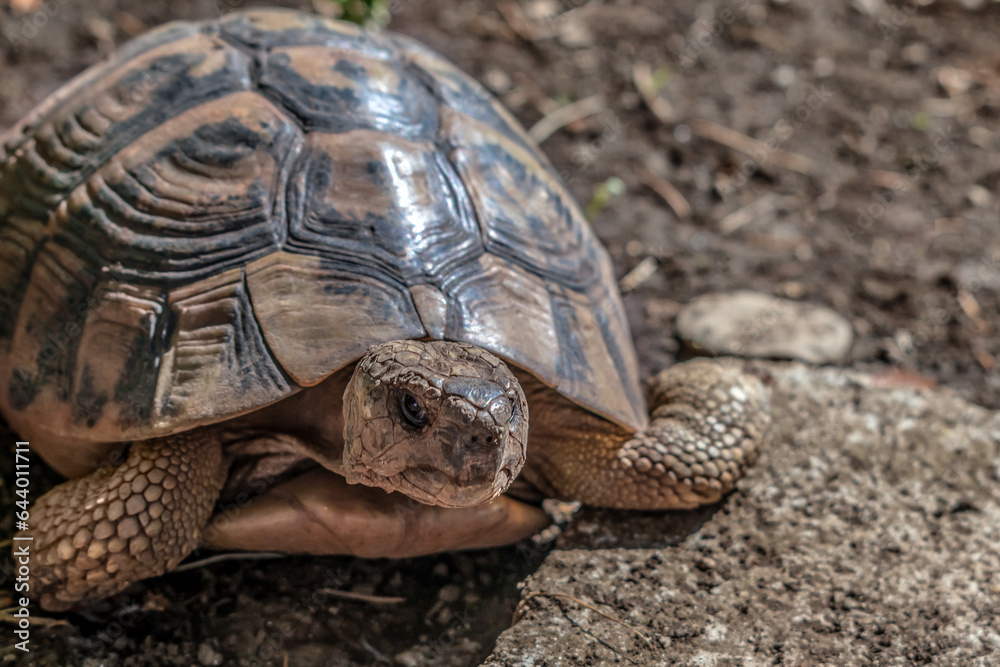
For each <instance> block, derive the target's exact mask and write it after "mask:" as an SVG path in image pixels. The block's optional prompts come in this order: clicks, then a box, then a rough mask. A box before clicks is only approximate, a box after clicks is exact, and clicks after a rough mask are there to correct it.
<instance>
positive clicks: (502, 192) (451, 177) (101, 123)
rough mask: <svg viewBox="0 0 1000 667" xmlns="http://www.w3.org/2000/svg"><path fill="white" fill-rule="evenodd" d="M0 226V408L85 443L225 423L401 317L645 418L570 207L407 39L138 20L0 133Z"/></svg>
mask: <svg viewBox="0 0 1000 667" xmlns="http://www.w3.org/2000/svg"><path fill="white" fill-rule="evenodd" d="M0 234H2V236H0V367H2V368H0V370H2V374H0V377H2V378H6V379H5V380H3V381H0V403H2V405H3V407H4V409H5V410H7V411H14V412H16V413H18V414H20V415H22V416H23V417H24V418H25V420H28V421H39V420H45V421H46V423H48V424H49V425H50V428H52V429H53V431H60V432H63V433H65V434H67V435H71V436H74V437H76V438H80V439H83V440H87V441H93V442H97V441H113V440H122V439H129V438H139V437H150V436H153V435H158V434H166V433H171V432H177V431H180V430H183V429H186V428H190V427H191V426H194V425H196V424H203V423H210V422H215V421H220V420H223V419H226V418H229V417H231V416H234V415H236V414H239V413H243V412H246V411H249V410H253V409H255V408H258V407H260V406H263V405H265V404H268V403H271V402H273V401H276V400H279V399H281V398H282V397H284V396H287V395H289V394H290V393H292V392H294V391H296V390H297V388H299V387H303V386H311V385H313V384H316V383H317V382H319V381H321V380H322V379H323V378H325V377H327V376H329V375H330V374H331V373H333V372H335V371H336V370H338V369H340V368H342V367H344V366H345V365H346V364H348V363H350V362H352V361H354V360H356V359H358V358H359V357H360V356H361V355H362V354H363V353H364V351H365V349H367V348H368V347H369V346H370V345H372V344H375V343H379V342H384V341H388V340H393V339H399V338H436V339H442V338H443V339H451V340H459V341H464V342H468V343H472V344H475V345H478V346H481V347H483V348H486V349H488V350H490V351H492V352H494V353H496V354H498V355H500V356H501V357H503V358H505V359H507V360H509V361H511V362H513V363H515V364H517V365H519V366H521V367H523V368H525V369H527V370H529V371H531V372H532V373H534V374H535V375H537V376H538V377H539V378H540V379H541V380H542V381H544V382H545V383H546V384H548V385H550V386H554V387H556V388H558V389H559V390H560V391H561V392H563V393H564V394H566V395H567V396H568V397H570V398H572V399H573V400H575V401H577V402H578V403H580V404H582V405H584V406H585V407H588V408H590V409H592V410H594V411H595V412H598V413H600V414H603V415H605V416H607V417H609V418H611V419H613V420H615V421H617V422H619V423H621V424H623V425H625V426H627V427H629V428H634V429H638V428H642V427H643V426H645V424H646V422H647V417H646V408H645V404H644V401H643V398H642V396H641V394H640V390H639V385H638V372H637V366H636V361H635V354H634V351H633V349H632V344H631V340H630V337H629V331H628V325H627V322H626V320H625V316H624V312H623V308H622V305H621V300H620V297H619V296H618V292H617V289H616V288H615V285H614V276H613V274H612V269H611V264H610V260H609V258H608V255H607V252H606V251H605V250H604V248H603V247H602V246H601V245H600V243H599V242H598V241H597V239H596V238H595V236H594V234H593V232H592V231H591V229H590V228H589V226H588V225H587V224H586V222H585V221H584V220H583V218H582V216H581V214H580V211H579V208H578V207H577V205H576V204H575V203H574V201H573V200H572V198H571V197H570V195H569V194H568V193H567V191H566V190H565V188H564V187H563V186H562V184H561V183H560V182H559V180H558V178H557V177H556V176H555V175H554V172H553V170H552V168H551V166H550V165H549V163H548V161H547V160H546V159H545V158H544V157H543V156H542V155H541V154H540V153H539V151H538V149H537V148H536V147H535V146H534V144H533V143H532V142H531V141H530V139H528V137H527V135H526V134H525V133H524V131H523V129H522V128H521V127H520V126H519V125H518V124H517V122H516V121H515V120H514V119H513V118H512V117H511V116H510V114H509V113H508V112H507V111H506V110H504V109H503V108H502V107H501V106H500V105H499V104H498V103H497V102H496V101H495V100H494V99H493V98H492V97H490V96H489V95H488V94H487V93H486V92H485V91H484V90H483V89H482V88H481V87H480V86H479V85H478V84H477V83H476V82H475V81H473V80H472V79H471V78H469V77H468V76H466V75H465V74H463V73H461V72H460V71H459V70H458V69H457V68H455V67H454V66H452V65H451V64H449V63H448V62H446V61H445V60H443V59H442V58H440V57H439V56H437V55H435V54H433V53H432V52H430V51H429V50H427V49H426V48H424V47H422V46H420V45H419V44H416V43H414V42H412V41H410V40H407V39H405V38H402V37H398V36H393V35H389V34H380V35H376V36H373V35H369V34H366V33H364V32H363V31H361V30H360V29H358V28H356V27H355V26H351V25H349V24H342V23H338V22H334V21H327V20H324V19H321V18H318V17H314V16H310V15H306V14H302V13H297V12H289V11H274V10H272V11H256V12H247V13H236V14H231V15H229V16H227V17H225V18H224V19H222V20H219V21H212V22H203V23H177V24H170V25H168V26H164V27H163V28H160V29H158V30H156V31H154V32H151V33H149V34H147V35H145V36H144V37H141V38H140V39H138V40H135V41H133V42H131V43H129V44H128V45H126V46H125V47H123V49H121V50H120V51H118V52H117V53H116V54H115V55H114V56H112V58H111V59H110V60H108V61H107V62H104V63H102V64H100V65H97V66H95V67H93V68H91V69H90V70H87V71H86V72H84V73H83V74H81V75H80V76H79V77H78V78H77V79H75V80H74V81H73V82H71V83H70V84H68V85H67V86H66V87H65V88H63V89H62V90H60V91H59V92H57V93H56V94H55V95H54V96H53V97H51V98H50V99H48V100H46V101H45V102H43V103H42V104H41V105H40V106H39V108H38V109H36V110H35V111H34V112H33V113H32V114H30V115H29V116H28V117H27V118H26V119H25V120H23V121H22V122H21V123H19V124H18V125H17V126H15V127H14V128H13V129H12V130H11V131H9V132H8V133H7V134H6V135H5V136H4V137H2V139H0Z"/></svg>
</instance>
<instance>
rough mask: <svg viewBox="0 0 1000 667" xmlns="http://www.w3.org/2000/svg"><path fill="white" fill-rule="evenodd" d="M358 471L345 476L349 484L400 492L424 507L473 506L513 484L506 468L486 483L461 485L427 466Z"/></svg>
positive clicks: (447, 474)
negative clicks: (387, 472) (383, 471)
mask: <svg viewBox="0 0 1000 667" xmlns="http://www.w3.org/2000/svg"><path fill="white" fill-rule="evenodd" d="M359 472H360V474H359V473H358V472H356V473H355V474H354V475H351V474H348V475H347V481H348V483H350V484H359V483H360V484H364V485H366V486H373V487H376V488H380V489H383V490H385V491H387V492H389V493H402V494H403V495H405V496H408V497H410V498H412V499H413V500H416V501H417V502H420V503H423V504H424V505H435V506H438V507H451V508H462V507H472V506H474V505H479V504H482V503H485V502H489V501H490V500H493V499H494V498H496V497H498V496H499V495H501V494H502V493H503V492H504V491H506V490H507V487H509V486H510V484H511V482H513V481H514V479H513V475H512V474H511V471H510V469H509V468H507V467H503V468H501V469H500V470H499V471H498V472H497V474H496V476H495V477H494V478H493V480H492V482H489V483H485V482H483V481H475V482H471V481H470V482H465V483H463V481H462V480H456V479H455V476H454V475H453V474H450V473H447V472H444V471H442V470H439V469H437V468H434V467H431V466H426V465H419V466H411V467H408V468H405V469H403V470H401V471H400V472H398V473H395V474H392V475H380V474H378V473H377V472H375V471H373V470H364V471H359Z"/></svg>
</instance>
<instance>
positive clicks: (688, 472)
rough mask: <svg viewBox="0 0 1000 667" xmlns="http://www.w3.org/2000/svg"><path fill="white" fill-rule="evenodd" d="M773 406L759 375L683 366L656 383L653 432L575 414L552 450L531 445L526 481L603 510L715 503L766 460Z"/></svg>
mask: <svg viewBox="0 0 1000 667" xmlns="http://www.w3.org/2000/svg"><path fill="white" fill-rule="evenodd" d="M769 403H770V401H769V396H768V391H767V389H765V387H764V386H763V384H762V383H761V382H760V380H758V379H757V378H755V377H753V376H751V375H747V374H745V373H742V372H740V371H739V370H737V369H734V368H727V367H725V366H724V365H722V364H720V363H718V362H715V361H707V360H701V359H698V360H695V361H690V362H687V363H684V364H678V365H677V366H674V367H672V368H670V369H669V370H666V371H663V372H662V373H660V374H659V375H657V376H656V378H655V379H654V380H653V390H652V394H651V399H650V406H651V411H650V424H649V427H648V428H647V429H646V430H644V431H642V432H640V433H635V434H623V433H622V432H621V431H620V430H619V429H617V428H616V427H613V426H611V425H609V424H607V423H606V422H604V423H603V424H602V423H600V422H599V420H598V418H597V417H590V418H587V417H581V416H580V415H579V414H578V413H579V411H575V412H573V413H572V414H567V415H565V417H564V420H565V422H566V423H565V425H564V429H563V435H562V437H560V436H559V435H558V434H556V433H553V432H550V433H547V434H546V436H545V437H546V440H547V441H546V442H544V443H538V442H536V441H535V440H534V439H532V440H531V441H530V442H529V445H528V451H529V458H528V464H527V466H526V468H525V474H526V475H527V476H528V478H529V480H530V481H532V482H533V483H535V484H536V485H537V486H538V487H539V488H540V489H542V490H543V491H545V492H547V493H550V494H552V495H555V496H558V497H563V498H571V499H573V500H579V501H581V502H583V503H585V504H588V505H594V506H598V507H614V508H620V509H690V508H693V507H697V506H699V505H704V504H708V503H713V502H716V501H718V500H719V499H720V498H722V496H723V495H725V494H726V493H728V492H729V491H731V490H732V489H733V487H734V486H735V484H736V482H737V480H739V479H740V478H741V477H743V475H744V474H745V473H746V470H747V468H749V467H750V465H752V464H753V462H754V461H755V460H756V458H757V454H758V452H759V450H760V445H761V440H762V439H763V437H764V432H765V431H766V430H767V427H768V425H769V424H770V421H771V416H770V405H769ZM532 409H533V412H532V416H533V417H534V415H535V414H537V412H538V410H537V409H535V408H532ZM532 454H535V456H536V458H535V460H532Z"/></svg>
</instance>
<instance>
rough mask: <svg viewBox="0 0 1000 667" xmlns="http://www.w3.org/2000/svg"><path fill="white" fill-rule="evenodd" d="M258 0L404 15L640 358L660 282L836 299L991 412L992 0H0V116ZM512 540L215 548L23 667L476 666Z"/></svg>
mask: <svg viewBox="0 0 1000 667" xmlns="http://www.w3.org/2000/svg"><path fill="white" fill-rule="evenodd" d="M259 4H268V5H282V6H290V7H297V8H301V9H305V10H308V11H313V12H317V13H320V14H323V15H326V16H330V17H342V18H346V19H349V20H352V21H355V22H359V23H364V24H366V25H368V26H369V28H370V29H372V30H381V29H389V30H393V31H397V32H401V33H404V34H406V35H409V36H411V37H414V38H416V39H418V40H420V41H422V42H424V43H425V44H427V45H429V46H430V47H431V48H433V49H435V50H437V51H438V52H440V53H442V54H443V55H445V56H446V57H448V58H449V59H451V60H452V61H453V62H455V63H456V64H457V65H458V66H459V67H461V68H462V69H463V70H465V71H466V72H468V73H470V74H471V75H472V76H473V77H475V78H476V79H477V80H479V81H480V82H481V83H482V84H483V85H484V86H486V87H487V88H488V89H489V90H490V91H492V92H493V93H494V94H496V95H497V96H498V97H499V98H500V99H501V100H503V102H504V103H505V104H506V105H507V107H508V108H510V109H511V110H512V111H513V113H514V114H515V115H516V116H517V117H518V118H519V119H520V120H521V122H522V123H523V124H524V125H525V127H527V128H530V129H531V132H532V134H533V136H535V137H536V139H538V140H539V141H540V142H541V145H542V148H543V150H544V151H545V152H546V153H547V154H548V155H549V156H550V158H551V160H552V162H553V164H554V166H555V168H556V170H557V171H559V172H560V173H561V174H562V176H563V179H564V180H565V181H566V182H567V183H568V185H569V188H570V190H571V191H572V192H573V194H574V195H575V196H576V197H577V198H578V200H579V201H580V203H581V204H582V205H583V206H584V207H585V210H586V212H587V215H588V217H590V218H591V220H592V223H593V225H594V228H595V230H596V231H597V234H598V236H599V237H600V238H601V239H603V240H604V241H605V243H606V244H607V246H608V248H609V249H610V251H611V254H612V257H613V259H614V262H615V267H616V269H617V272H618V276H619V277H621V278H624V280H623V284H622V288H623V291H624V292H625V301H626V306H627V309H628V311H629V315H630V319H631V323H632V326H633V334H634V336H635V338H636V342H637V349H638V351H639V355H640V361H641V363H642V366H643V368H644V371H645V373H646V375H647V376H648V375H651V374H652V373H653V372H655V371H656V370H658V369H660V368H663V367H666V366H669V365H670V364H672V363H674V362H675V361H676V359H677V357H678V354H679V353H681V343H680V342H679V340H678V338H677V337H676V335H675V320H676V316H677V313H678V311H679V310H680V308H681V307H682V306H683V304H685V303H687V302H689V301H690V300H691V299H692V298H694V297H696V296H699V295H702V294H705V293H709V292H727V291H732V290H736V289H743V288H749V289H754V290H757V291H760V292H764V293H766V294H770V295H774V296H778V297H782V298H788V299H793V300H797V301H805V302H809V303H813V304H817V305H820V306H825V307H827V308H830V309H832V310H833V311H835V312H837V313H839V314H840V315H841V316H843V317H844V318H846V319H847V320H848V321H849V322H850V324H851V326H852V327H853V329H854V333H855V340H854V343H853V346H852V347H851V349H850V351H849V352H848V353H847V355H846V356H845V357H844V358H843V359H842V360H841V361H840V362H839V363H840V364H841V365H843V366H847V367H853V368H859V369H862V370H868V371H871V372H873V373H876V374H879V375H880V376H883V377H884V378H885V381H886V383H887V384H890V385H891V384H913V385H924V386H932V385H938V386H941V387H944V388H947V389H948V390H951V391H954V392H956V393H957V394H959V395H961V396H962V397H964V398H966V399H968V400H970V401H972V402H974V403H978V404H980V405H983V406H986V407H990V408H994V409H996V408H1000V370H998V369H997V362H998V360H1000V337H998V335H997V328H998V327H1000V289H998V288H1000V219H998V212H1000V201H998V195H1000V192H998V187H997V186H998V183H1000V125H998V116H1000V50H998V49H997V36H998V35H1000V3H998V2H995V1H994V2H989V1H987V0H907V1H906V2H903V3H897V4H892V3H888V2H883V1H882V0H854V1H853V2H847V1H836V2H821V3H817V2H810V1H809V0H770V1H764V0H707V1H701V2H696V1H694V0H678V1H676V2H666V1H658V0H503V1H499V2H485V1H483V2H478V1H468V2H456V1H451V0H447V1H443V0H437V1H432V0H388V1H380V2H374V3H365V2H335V1H333V0H312V1H309V0H304V1H302V2H268V3H257V2H251V1H250V0H87V1H85V0H0V132H2V131H4V130H6V129H7V128H8V127H10V126H11V125H12V124H13V123H14V122H16V120H17V119H18V118H19V117H20V116H22V115H23V114H24V113H26V112H27V111H28V110H30V109H31V108H32V107H33V106H34V105H35V104H37V103H38V102H40V101H41V100H42V99H43V98H44V97H45V96H46V95H47V94H48V93H50V92H52V91H54V90H55V89H56V88H58V87H59V86H60V85H61V84H62V83H64V82H66V81H67V80H68V79H70V78H71V77H73V76H74V75H76V74H77V73H79V72H80V71H82V70H83V69H84V68H86V67H87V66H88V65H90V64H92V63H94V62H97V61H98V60H100V59H101V58H103V57H105V56H107V55H108V54H109V53H110V52H111V51H112V50H113V49H115V48H116V47H117V46H118V45H120V44H122V43H123V42H125V41H127V40H128V39H129V38H131V37H134V36H136V35H139V34H141V33H143V32H144V31H146V30H147V29H149V28H151V27H153V26H156V25H158V24H160V23H163V22H166V21H170V20H176V19H202V18H209V17H216V16H220V15H223V14H226V13H228V12H231V11H238V10H240V9H244V8H248V7H250V6H255V5H259ZM10 439H12V438H10ZM9 465H10V464H9V462H5V466H9ZM4 479H5V480H7V479H10V475H9V470H5V474H4ZM39 479H43V478H42V477H36V480H39ZM44 480H51V481H54V480H55V477H54V476H49V477H45V478H44ZM36 483H39V482H36ZM2 496H3V497H2V498H0V499H2V500H3V501H4V502H5V507H10V504H9V501H10V490H9V489H8V488H7V486H6V485H4V487H3V488H2ZM11 523H12V520H11V517H10V516H9V515H7V516H5V517H4V520H3V525H2V528H3V530H4V533H5V534H9V533H10V532H11ZM540 557H541V556H540V554H537V553H532V552H526V551H524V550H523V549H521V550H517V549H509V550H497V551H493V552H485V553H481V554H473V555H449V556H443V557H439V558H427V559H415V560H412V561H405V562H403V563H383V562H374V563H372V562H360V561H354V560H352V559H283V560H282V561H280V562H267V563H259V562H252V561H251V562H237V563H225V564H221V565H218V566H212V567H209V568H201V569H198V570H195V571H191V572H186V573H181V574H177V575H173V576H171V577H168V578H166V579H164V580H160V581H157V582H153V583H151V584H148V585H146V584H144V585H141V586H139V587H138V591H137V592H136V593H135V594H134V595H132V596H131V598H129V600H128V601H127V603H125V604H124V605H123V604H122V603H121V602H120V601H119V603H118V604H116V605H115V606H108V607H107V608H104V609H103V610H102V609H98V610H96V611H94V612H91V613H90V614H89V615H86V616H72V617H69V618H68V619H63V618H59V619H51V620H50V621H49V622H48V625H50V626H51V627H49V628H47V629H45V630H44V631H39V632H38V633H37V634H36V635H35V639H36V640H37V642H38V643H37V647H38V648H37V650H36V652H34V653H33V654H32V656H31V662H28V663H24V664H38V665H65V664H83V665H88V666H94V667H96V666H97V665H146V664H149V665H174V664H176V665H192V664H201V665H220V664H227V665H228V664H234V665H251V664H253V665H256V664H262V665H272V664H273V665H283V664H284V665H293V666H294V665H313V664H315V665H340V664H343V665H350V664H387V665H389V664H399V665H420V664H435V665H452V664H453V665H471V664H479V662H480V661H481V660H482V659H483V658H484V657H486V656H487V655H488V654H489V652H490V650H491V648H492V642H493V641H494V640H495V638H496V636H497V634H498V633H499V632H500V631H501V630H503V628H505V627H506V626H507V625H509V623H510V619H511V615H512V614H513V611H514V606H515V604H516V602H517V582H518V581H519V580H520V579H521V578H523V576H524V575H525V574H526V573H528V572H530V571H531V569H532V568H533V567H535V566H537V562H538V560H539V558H540ZM4 567H5V568H6V569H5V574H6V575H9V572H10V570H9V567H10V564H9V562H6V563H5V565H4ZM314 591H333V592H328V593H323V594H322V595H319V596H318V597H317V596H316V595H314ZM340 591H348V592H352V593H354V594H356V595H355V597H354V598H353V599H346V598H344V597H342V596H338V592H340ZM39 623H46V621H44V619H42V620H39ZM36 627H38V626H36ZM43 632H44V634H43ZM15 657H16V656H14V654H13V653H12V652H11V651H10V650H9V649H8V650H7V652H6V654H5V660H7V661H12V660H14V659H15Z"/></svg>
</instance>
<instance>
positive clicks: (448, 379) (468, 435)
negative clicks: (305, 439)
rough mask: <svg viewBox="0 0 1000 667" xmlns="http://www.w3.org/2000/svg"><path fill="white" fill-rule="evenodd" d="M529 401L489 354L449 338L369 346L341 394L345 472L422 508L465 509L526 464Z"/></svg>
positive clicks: (498, 488) (496, 493) (356, 480)
mask: <svg viewBox="0 0 1000 667" xmlns="http://www.w3.org/2000/svg"><path fill="white" fill-rule="evenodd" d="M527 444H528V404H527V401H526V400H525V398H524V392H523V391H522V390H521V386H520V384H518V381H517V379H516V378H515V377H514V375H513V374H512V373H511V372H510V370H509V369H508V368H507V366H506V365H505V364H504V363H503V362H502V361H501V360H500V359H499V358H497V357H496V356H494V355H492V354H490V353H489V352H487V351H485V350H483V349H481V348H478V347H475V346H472V345H466V344H463V343H454V342H449V341H427V342H421V341H411V340H406V341H394V342H390V343H384V344H381V345H376V346H374V347H372V348H370V349H369V350H368V353H367V354H365V356H364V357H362V359H361V361H360V362H358V365H357V367H356V368H355V370H354V375H353V376H352V378H351V381H350V383H349V384H348V386H347V389H346V390H345V392H344V474H345V476H346V477H347V481H348V482H351V483H363V484H367V485H369V486H376V487H380V488H382V489H385V490H386V491H399V492H401V493H404V494H406V495H407V496H410V497H411V498H413V499H415V500H417V501H419V502H421V503H425V504H428V505H441V506H444V507H468V506H470V505H476V504H479V503H482V502H485V501H487V500H491V499H493V498H496V497H497V496H499V495H500V494H501V493H503V492H504V491H506V490H507V487H508V486H510V483H511V482H512V481H513V480H514V478H515V477H516V476H517V474H518V473H519V472H520V471H521V467H522V466H523V465H524V460H525V453H526V445H527Z"/></svg>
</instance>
